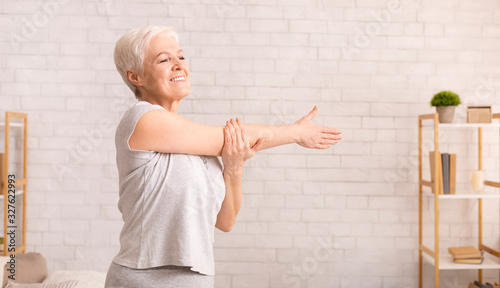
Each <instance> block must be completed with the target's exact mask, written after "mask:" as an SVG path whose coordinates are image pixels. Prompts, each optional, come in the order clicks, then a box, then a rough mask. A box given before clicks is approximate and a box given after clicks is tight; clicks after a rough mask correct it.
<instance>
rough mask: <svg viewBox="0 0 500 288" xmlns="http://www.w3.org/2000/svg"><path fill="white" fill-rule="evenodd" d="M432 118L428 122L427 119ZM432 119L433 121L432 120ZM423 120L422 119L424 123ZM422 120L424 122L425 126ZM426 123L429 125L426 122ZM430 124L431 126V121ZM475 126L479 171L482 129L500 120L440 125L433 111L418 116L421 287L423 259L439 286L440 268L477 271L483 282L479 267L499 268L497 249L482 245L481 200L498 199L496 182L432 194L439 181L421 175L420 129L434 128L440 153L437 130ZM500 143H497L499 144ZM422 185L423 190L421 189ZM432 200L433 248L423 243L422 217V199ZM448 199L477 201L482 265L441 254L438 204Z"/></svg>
mask: <svg viewBox="0 0 500 288" xmlns="http://www.w3.org/2000/svg"><path fill="white" fill-rule="evenodd" d="M493 118H494V119H500V114H493ZM426 120H431V121H426ZM432 120H433V122H432ZM424 121H425V122H424ZM424 123H425V125H424ZM427 123H429V124H427ZM431 123H432V124H433V125H430V124H431ZM469 128H475V129H477V131H478V170H482V165H483V164H482V137H483V136H482V133H483V129H485V128H497V129H498V128H500V123H487V124H483V123H480V124H475V123H474V124H472V123H451V124H439V116H438V114H437V113H435V114H427V115H420V116H419V117H418V144H419V146H418V151H419V158H418V159H419V170H418V179H419V181H418V186H419V193H418V194H419V197H418V201H419V203H418V205H419V237H418V241H419V287H420V288H422V276H423V267H422V266H423V262H426V263H429V264H431V265H433V266H434V287H435V288H438V287H439V271H441V270H470V269H474V270H478V280H479V282H481V281H482V270H484V269H498V270H499V271H500V249H493V248H491V247H488V246H486V245H484V244H483V227H482V226H483V224H482V223H483V208H482V206H483V205H482V204H483V202H482V201H483V199H500V193H499V192H498V188H500V182H499V181H485V182H484V184H485V186H490V187H494V188H496V189H497V190H496V191H495V192H481V193H474V192H471V191H457V192H456V194H438V193H432V192H431V188H433V191H439V190H440V189H438V184H437V183H436V182H432V181H426V180H424V179H422V178H423V175H422V173H423V172H422V155H423V153H422V150H423V144H422V130H423V129H433V132H434V151H437V152H439V129H469ZM499 145H500V144H499ZM433 170H434V173H437V171H438V162H437V161H436V163H435V166H434V169H433ZM437 178H438V177H437V175H434V179H437ZM424 188H425V189H424ZM424 197H426V199H430V200H433V202H434V250H432V249H430V248H429V247H427V246H425V245H424V244H423V237H422V233H423V229H422V224H423V217H422V214H423V213H422V207H423V204H422V202H423V198H424ZM451 199H454V200H456V199H476V201H477V202H478V227H479V229H478V230H479V231H478V239H479V241H478V242H479V243H478V249H479V250H481V251H484V252H485V253H484V254H485V259H484V261H483V263H482V264H462V263H454V262H453V257H452V256H451V255H450V254H446V253H440V246H439V224H440V223H439V212H440V211H439V203H440V201H443V200H444V201H446V200H451Z"/></svg>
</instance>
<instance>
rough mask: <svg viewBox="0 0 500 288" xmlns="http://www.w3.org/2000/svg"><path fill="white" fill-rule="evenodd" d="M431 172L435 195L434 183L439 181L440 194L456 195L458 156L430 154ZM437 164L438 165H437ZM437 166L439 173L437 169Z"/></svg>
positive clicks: (433, 152)
mask: <svg viewBox="0 0 500 288" xmlns="http://www.w3.org/2000/svg"><path fill="white" fill-rule="evenodd" d="M429 162H430V170H431V182H432V184H433V185H432V187H431V188H432V193H434V183H435V182H434V181H436V176H437V181H438V187H439V194H455V191H456V182H457V176H456V175H457V154H450V153H440V152H439V151H437V152H435V151H430V152H429ZM436 162H437V163H436ZM436 164H437V169H438V171H437V173H435V171H434V170H435V168H436V166H435V165H436Z"/></svg>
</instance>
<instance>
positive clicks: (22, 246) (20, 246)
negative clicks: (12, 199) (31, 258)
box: [0, 111, 28, 256]
mask: <svg viewBox="0 0 500 288" xmlns="http://www.w3.org/2000/svg"><path fill="white" fill-rule="evenodd" d="M12 118H17V119H22V123H23V125H21V123H19V122H13V123H11V119H12ZM1 124H3V125H0V126H4V129H5V134H4V135H5V155H4V157H3V158H4V159H3V160H4V163H3V167H4V169H3V175H1V177H2V179H3V183H4V185H3V193H2V195H3V204H4V206H3V209H4V215H3V216H4V217H3V225H4V234H3V237H4V238H3V239H4V241H3V247H2V249H1V250H2V251H0V254H1V255H3V256H8V255H10V254H18V253H20V252H22V253H26V194H27V193H26V191H27V186H28V185H27V184H28V181H27V179H28V178H27V175H28V174H27V172H28V114H26V113H18V112H9V111H7V112H5V122H3V123H1ZM12 127H21V128H23V178H21V179H17V178H16V196H17V190H18V189H19V190H21V191H22V193H19V195H22V197H23V198H22V199H23V205H22V215H23V216H22V217H23V219H22V238H21V243H16V249H15V253H11V252H9V251H8V249H7V245H8V242H9V241H8V238H7V237H8V235H7V231H8V229H7V226H9V225H8V217H7V215H8V214H7V213H8V203H9V202H8V201H7V199H9V198H8V193H9V188H8V187H9V186H8V184H7V183H8V175H9V144H10V143H9V142H10V128H12ZM21 187H22V188H21ZM16 209H17V208H16ZM18 231H19V229H18V230H17V232H18Z"/></svg>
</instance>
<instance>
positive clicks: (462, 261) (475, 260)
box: [453, 257, 484, 264]
mask: <svg viewBox="0 0 500 288" xmlns="http://www.w3.org/2000/svg"><path fill="white" fill-rule="evenodd" d="M483 260H484V257H481V258H470V259H453V262H454V263H460V264H482V263H483Z"/></svg>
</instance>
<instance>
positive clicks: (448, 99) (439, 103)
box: [431, 91, 462, 123]
mask: <svg viewBox="0 0 500 288" xmlns="http://www.w3.org/2000/svg"><path fill="white" fill-rule="evenodd" d="M460 103H462V102H460V97H458V95H457V94H455V93H453V92H451V91H441V92H439V93H437V94H435V95H434V96H433V97H432V100H431V106H435V107H436V112H437V113H438V114H439V123H451V122H452V121H453V115H454V114H455V107H456V106H458V105H460Z"/></svg>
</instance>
